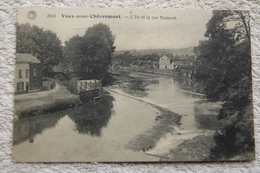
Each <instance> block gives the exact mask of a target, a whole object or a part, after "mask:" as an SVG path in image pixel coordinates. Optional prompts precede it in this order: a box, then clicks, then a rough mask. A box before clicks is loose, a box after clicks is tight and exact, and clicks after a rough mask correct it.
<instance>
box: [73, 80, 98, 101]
mask: <svg viewBox="0 0 260 173" xmlns="http://www.w3.org/2000/svg"><path fill="white" fill-rule="evenodd" d="M101 89H102V86H101V80H98V79H92V80H78V81H77V93H78V95H79V96H80V100H81V101H82V102H89V101H90V102H95V101H96V100H99V99H101V95H100V90H101Z"/></svg>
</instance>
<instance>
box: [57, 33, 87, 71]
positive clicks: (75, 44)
mask: <svg viewBox="0 0 260 173" xmlns="http://www.w3.org/2000/svg"><path fill="white" fill-rule="evenodd" d="M81 45H82V37H81V36H79V35H76V36H73V37H72V38H70V39H69V40H68V41H65V46H64V49H63V61H62V62H61V63H62V64H63V65H64V66H65V69H67V70H68V71H70V72H71V71H72V72H74V71H77V69H78V67H77V66H78V65H80V64H79V63H78V60H79V59H80V58H81V57H82V53H81Z"/></svg>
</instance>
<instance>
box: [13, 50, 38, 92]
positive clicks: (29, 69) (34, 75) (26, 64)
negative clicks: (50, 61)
mask: <svg viewBox="0 0 260 173" xmlns="http://www.w3.org/2000/svg"><path fill="white" fill-rule="evenodd" d="M15 60H16V61H15V65H16V68H15V80H14V82H15V94H24V93H29V92H36V91H39V90H41V87H42V65H41V62H40V61H39V60H38V59H37V58H36V57H34V56H32V55H31V54H24V53H17V54H16V58H15Z"/></svg>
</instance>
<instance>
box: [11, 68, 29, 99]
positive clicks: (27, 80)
mask: <svg viewBox="0 0 260 173" xmlns="http://www.w3.org/2000/svg"><path fill="white" fill-rule="evenodd" d="M26 69H27V70H28V77H27V78H26ZM19 70H22V78H19ZM18 82H23V83H24V90H23V91H17V83H18ZM26 82H29V64H28V63H19V64H16V68H15V81H14V91H15V92H16V93H17V94H22V93H25V90H26Z"/></svg>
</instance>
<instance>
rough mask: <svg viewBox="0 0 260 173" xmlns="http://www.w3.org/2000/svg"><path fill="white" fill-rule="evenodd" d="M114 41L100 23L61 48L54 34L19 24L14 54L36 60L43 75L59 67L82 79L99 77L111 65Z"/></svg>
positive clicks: (107, 28)
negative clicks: (76, 73)
mask: <svg viewBox="0 0 260 173" xmlns="http://www.w3.org/2000/svg"><path fill="white" fill-rule="evenodd" d="M114 41H115V36H114V35H113V34H112V32H111V31H110V28H109V26H107V25H105V24H102V23H99V24H96V25H94V26H92V27H89V28H88V29H87V30H86V32H85V35H83V36H79V35H76V36H73V37H72V38H70V39H69V40H68V41H66V42H65V46H62V43H61V41H60V39H59V38H58V37H57V34H56V33H54V32H52V31H50V30H44V29H43V28H39V27H38V26H35V25H33V26H31V25H29V24H21V25H19V24H18V25H17V43H16V52H17V53H29V54H32V55H34V56H35V57H37V58H38V59H39V61H41V63H42V64H43V70H44V71H43V72H44V75H48V73H49V72H52V71H53V67H54V66H56V65H60V66H62V67H64V69H70V70H71V71H72V72H78V74H80V75H81V76H89V75H86V74H98V75H99V76H102V74H104V73H106V71H107V68H108V66H109V64H110V63H111V53H113V52H114V50H115V47H114V46H113V44H114Z"/></svg>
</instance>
